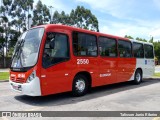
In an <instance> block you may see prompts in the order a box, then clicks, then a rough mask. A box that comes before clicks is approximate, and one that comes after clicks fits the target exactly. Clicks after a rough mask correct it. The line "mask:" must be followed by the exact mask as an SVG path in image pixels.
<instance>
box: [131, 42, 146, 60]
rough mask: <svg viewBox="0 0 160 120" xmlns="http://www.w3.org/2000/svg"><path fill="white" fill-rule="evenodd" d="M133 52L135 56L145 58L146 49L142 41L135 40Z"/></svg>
mask: <svg viewBox="0 0 160 120" xmlns="http://www.w3.org/2000/svg"><path fill="white" fill-rule="evenodd" d="M133 54H134V57H135V58H144V49H143V44H142V43H137V42H133Z"/></svg>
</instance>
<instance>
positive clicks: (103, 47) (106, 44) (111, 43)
mask: <svg viewBox="0 0 160 120" xmlns="http://www.w3.org/2000/svg"><path fill="white" fill-rule="evenodd" d="M98 42H99V43H98V44H99V51H100V55H101V56H104V57H117V46H116V40H115V39H113V38H107V37H99V40H98Z"/></svg>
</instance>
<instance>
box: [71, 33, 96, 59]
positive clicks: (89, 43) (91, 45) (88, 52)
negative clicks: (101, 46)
mask: <svg viewBox="0 0 160 120" xmlns="http://www.w3.org/2000/svg"><path fill="white" fill-rule="evenodd" d="M72 38H73V52H74V55H75V56H97V53H98V51H97V43H96V36H95V35H91V34H86V33H79V32H73V34H72Z"/></svg>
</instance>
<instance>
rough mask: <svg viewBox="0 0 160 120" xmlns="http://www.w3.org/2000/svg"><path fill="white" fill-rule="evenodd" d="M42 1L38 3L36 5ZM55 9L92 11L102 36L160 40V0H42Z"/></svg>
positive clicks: (67, 11)
mask: <svg viewBox="0 0 160 120" xmlns="http://www.w3.org/2000/svg"><path fill="white" fill-rule="evenodd" d="M37 1H38V0H34V6H35V5H36V3H37ZM41 1H42V3H43V4H46V5H47V6H53V7H54V8H53V9H52V13H53V12H54V11H55V10H58V11H59V12H61V11H62V10H63V11H65V12H66V13H70V11H71V10H72V9H75V8H76V7H77V6H78V5H80V6H84V7H85V8H87V9H90V10H91V12H92V14H94V15H95V16H96V17H97V19H98V21H99V29H100V32H102V33H107V34H112V35H117V36H121V37H124V36H125V35H130V36H132V37H133V38H136V37H140V38H144V39H147V40H150V39H151V37H153V38H154V41H157V40H160V0H41Z"/></svg>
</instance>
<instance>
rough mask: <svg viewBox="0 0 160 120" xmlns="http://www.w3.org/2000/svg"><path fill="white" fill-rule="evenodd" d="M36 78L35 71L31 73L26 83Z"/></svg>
mask: <svg viewBox="0 0 160 120" xmlns="http://www.w3.org/2000/svg"><path fill="white" fill-rule="evenodd" d="M35 77H36V71H33V72H32V73H31V74H30V76H29V77H28V79H27V83H29V82H31V81H32V80H33V79H34V78H35Z"/></svg>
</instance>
